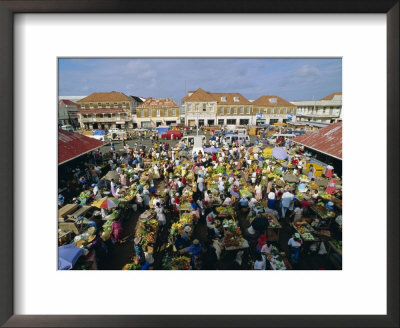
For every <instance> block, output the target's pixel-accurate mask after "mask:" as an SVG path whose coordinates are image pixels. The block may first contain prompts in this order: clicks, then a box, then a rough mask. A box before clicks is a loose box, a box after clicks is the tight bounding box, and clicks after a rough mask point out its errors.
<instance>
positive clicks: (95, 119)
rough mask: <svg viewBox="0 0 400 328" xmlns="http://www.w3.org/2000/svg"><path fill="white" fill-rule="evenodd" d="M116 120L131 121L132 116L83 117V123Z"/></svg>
mask: <svg viewBox="0 0 400 328" xmlns="http://www.w3.org/2000/svg"><path fill="white" fill-rule="evenodd" d="M116 121H118V122H119V121H121V122H122V121H125V122H127V121H131V118H128V117H115V116H113V117H96V118H94V117H87V118H82V122H83V123H90V122H116Z"/></svg>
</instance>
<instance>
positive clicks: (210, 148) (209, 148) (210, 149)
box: [204, 147, 219, 153]
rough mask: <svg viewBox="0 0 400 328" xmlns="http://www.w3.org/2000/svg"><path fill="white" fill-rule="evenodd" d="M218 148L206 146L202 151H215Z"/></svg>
mask: <svg viewBox="0 0 400 328" xmlns="http://www.w3.org/2000/svg"><path fill="white" fill-rule="evenodd" d="M218 149H219V148H214V147H208V148H204V152H205V153H216V152H218Z"/></svg>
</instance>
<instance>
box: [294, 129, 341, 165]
mask: <svg viewBox="0 0 400 328" xmlns="http://www.w3.org/2000/svg"><path fill="white" fill-rule="evenodd" d="M292 141H294V142H296V143H298V144H301V145H303V146H305V147H308V148H312V149H314V150H317V151H319V152H321V153H324V154H327V155H330V156H333V157H336V158H339V159H342V122H338V123H334V124H331V125H329V126H327V127H325V128H322V129H320V130H318V131H314V132H311V133H306V134H303V135H301V136H298V137H296V138H293V139H292Z"/></svg>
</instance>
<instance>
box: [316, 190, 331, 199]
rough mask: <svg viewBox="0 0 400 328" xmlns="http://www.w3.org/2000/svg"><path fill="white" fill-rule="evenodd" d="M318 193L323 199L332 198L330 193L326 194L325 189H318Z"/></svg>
mask: <svg viewBox="0 0 400 328" xmlns="http://www.w3.org/2000/svg"><path fill="white" fill-rule="evenodd" d="M318 195H319V196H320V197H321V198H323V199H331V198H332V195H331V194H328V193H327V192H325V191H320V192H318Z"/></svg>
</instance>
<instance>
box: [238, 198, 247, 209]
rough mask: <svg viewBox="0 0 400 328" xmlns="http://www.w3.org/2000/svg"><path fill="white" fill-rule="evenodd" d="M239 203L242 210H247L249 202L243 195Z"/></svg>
mask: <svg viewBox="0 0 400 328" xmlns="http://www.w3.org/2000/svg"><path fill="white" fill-rule="evenodd" d="M239 203H240V206H241V207H242V208H247V207H248V205H249V200H248V198H247V197H246V196H245V195H243V196H242V198H241V199H240V201H239Z"/></svg>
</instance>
